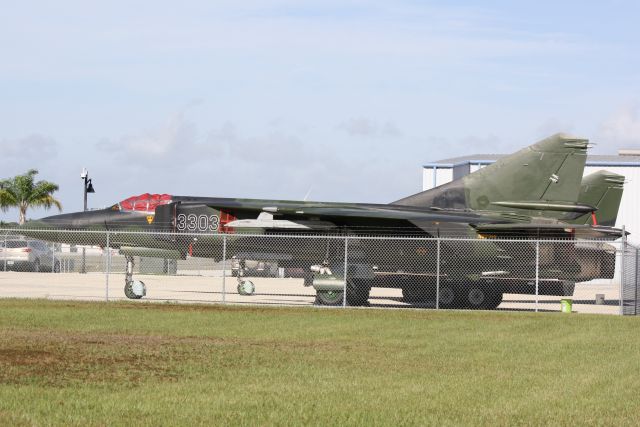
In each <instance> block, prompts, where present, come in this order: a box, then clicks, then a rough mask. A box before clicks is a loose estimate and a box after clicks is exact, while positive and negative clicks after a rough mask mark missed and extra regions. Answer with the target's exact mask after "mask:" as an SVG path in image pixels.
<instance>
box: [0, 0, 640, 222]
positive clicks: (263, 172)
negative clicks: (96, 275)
mask: <svg viewBox="0 0 640 427" xmlns="http://www.w3.org/2000/svg"><path fill="white" fill-rule="evenodd" d="M479 3H480V2H465V1H451V2H428V1H394V2H379V1H347V0H343V1H331V0H329V1H322V2H315V1H308V2H301V1H269V0H265V1H251V0H248V1H245V2H235V1H183V2H179V3H178V2H163V1H137V2H124V1H110V2H101V3H100V4H97V2H95V4H94V2H86V1H61V2H41V3H38V2H28V3H27V2H5V4H4V5H3V7H2V15H1V17H2V25H0V52H1V55H2V56H1V57H0V58H1V59H0V60H1V61H2V62H1V64H0V65H1V66H0V93H1V94H2V96H0V118H1V119H0V124H1V126H0V149H1V150H2V153H3V155H2V157H0V177H10V176H13V175H15V174H18V173H22V172H24V171H26V170H27V169H28V168H37V169H39V170H40V172H41V177H42V178H44V179H48V180H52V181H54V182H57V183H59V184H60V186H61V189H60V192H59V193H57V195H58V198H59V199H60V200H61V201H62V203H63V205H64V208H65V211H67V212H69V211H74V210H78V209H80V208H81V206H82V185H81V181H80V177H79V175H80V171H81V169H82V167H86V168H88V170H89V173H90V176H91V177H92V178H93V179H94V184H95V188H96V191H97V193H96V194H93V195H91V196H90V206H91V207H102V206H106V205H109V204H111V203H113V202H115V201H118V200H121V199H124V198H126V197H128V196H129V195H132V194H140V193H144V192H165V193H171V194H192V195H203V196H204V195H210V196H229V197H259V198H287V199H300V198H303V197H304V196H305V195H306V194H307V193H308V192H309V191H310V199H314V200H336V201H370V202H388V201H392V200H395V199H398V198H400V197H402V196H405V195H407V194H411V193H413V192H416V191H418V190H419V189H420V187H421V175H420V173H421V165H422V164H423V163H425V162H428V161H434V160H438V159H441V158H446V157H451V156H458V155H464V154H470V153H508V152H511V151H515V150H516V149H518V148H520V147H522V146H525V145H529V144H531V143H533V142H535V141H536V140H538V139H541V138H543V137H545V136H547V135H549V134H551V133H554V132H557V131H565V132H570V133H575V134H578V135H580V136H585V137H588V138H590V139H591V141H592V142H594V143H596V144H597V145H596V146H595V148H594V152H595V153H615V152H616V150H617V149H618V148H621V147H630V148H640V55H638V46H640V29H638V25H637V18H638V16H640V4H639V3H637V2H634V1H610V2H595V1H594V2H588V1H581V2H578V1H564V2H557V1H554V2H551V1H536V2H507V1H487V2H482V5H478V4H479ZM0 215H1V218H4V219H13V218H14V217H17V213H16V212H15V211H9V212H8V213H6V214H0ZM41 215H43V212H41V211H32V212H31V213H30V217H32V218H36V217H39V216H41Z"/></svg>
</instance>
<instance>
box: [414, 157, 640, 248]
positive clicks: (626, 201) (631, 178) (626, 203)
mask: <svg viewBox="0 0 640 427" xmlns="http://www.w3.org/2000/svg"><path fill="white" fill-rule="evenodd" d="M500 157H504V155H499V154H474V155H471V156H463V157H454V158H451V159H444V160H440V161H437V162H433V163H427V164H425V165H424V166H423V169H422V189H423V190H429V189H431V188H434V187H437V186H439V185H442V184H446V183H447V182H449V181H452V180H454V179H458V178H461V177H463V176H465V175H468V174H469V173H471V172H475V171H477V170H478V169H480V168H483V167H485V166H487V165H490V164H492V163H493V162H495V161H496V160H498V159H499V158H500ZM602 169H606V170H608V171H610V172H614V173H617V174H620V175H624V176H625V177H626V182H625V184H624V193H623V194H622V203H621V205H620V212H619V213H618V221H617V223H616V226H617V227H622V226H623V225H624V226H625V228H626V229H627V231H629V232H630V233H631V235H630V236H629V240H630V241H631V242H633V243H640V150H620V151H619V153H618V155H611V156H602V155H593V156H588V157H587V164H586V166H585V169H584V175H585V176H586V175H589V174H591V173H593V172H597V171H599V170H602Z"/></svg>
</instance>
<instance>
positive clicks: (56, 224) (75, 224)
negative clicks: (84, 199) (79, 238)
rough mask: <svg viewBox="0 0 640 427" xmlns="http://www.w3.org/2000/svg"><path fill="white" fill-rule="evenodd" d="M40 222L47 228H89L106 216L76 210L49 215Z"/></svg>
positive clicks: (101, 221) (102, 220)
mask: <svg viewBox="0 0 640 427" xmlns="http://www.w3.org/2000/svg"><path fill="white" fill-rule="evenodd" d="M39 222H40V223H41V224H42V225H43V226H44V227H47V228H60V229H67V228H88V227H92V226H96V225H100V224H102V223H103V222H104V218H103V215H100V214H98V212H75V213H68V214H61V215H52V216H48V217H45V218H42V219H40V220H39Z"/></svg>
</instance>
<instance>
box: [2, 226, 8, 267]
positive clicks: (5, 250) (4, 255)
mask: <svg viewBox="0 0 640 427" xmlns="http://www.w3.org/2000/svg"><path fill="white" fill-rule="evenodd" d="M3 248H4V249H3V250H2V258H3V261H4V271H7V234H5V235H4V247H3Z"/></svg>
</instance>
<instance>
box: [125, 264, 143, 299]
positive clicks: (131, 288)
mask: <svg viewBox="0 0 640 427" xmlns="http://www.w3.org/2000/svg"><path fill="white" fill-rule="evenodd" d="M126 259H127V270H126V273H125V278H124V294H125V296H126V297H127V298H129V299H140V298H142V297H143V296H145V295H147V287H146V286H145V284H144V282H143V281H141V280H135V279H134V278H133V265H134V263H133V256H131V255H127V256H126Z"/></svg>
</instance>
